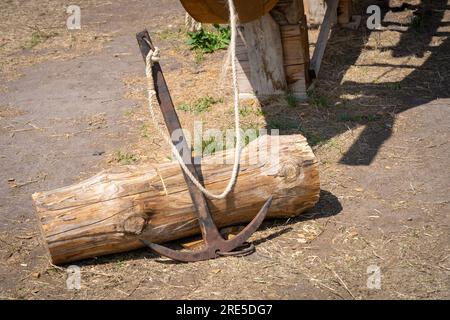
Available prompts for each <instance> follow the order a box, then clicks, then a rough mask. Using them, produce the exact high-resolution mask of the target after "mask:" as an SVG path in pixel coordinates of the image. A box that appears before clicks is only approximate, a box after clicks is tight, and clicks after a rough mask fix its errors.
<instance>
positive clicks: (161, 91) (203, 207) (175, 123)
mask: <svg viewBox="0 0 450 320" xmlns="http://www.w3.org/2000/svg"><path fill="white" fill-rule="evenodd" d="M137 40H138V43H139V47H140V50H141V53H142V56H143V58H144V61H145V60H146V57H147V54H148V53H149V51H150V49H154V48H151V47H150V45H149V43H150V44H151V43H152V42H151V39H150V36H149V34H148V31H147V30H145V31H142V32H140V33H138V34H137ZM146 40H147V41H148V42H147V41H146ZM152 74H153V81H154V84H155V91H156V97H157V99H158V102H159V105H160V107H161V111H162V114H163V117H164V121H165V123H166V126H167V128H168V130H169V133H170V135H171V137H172V141H173V143H174V145H175V146H176V147H177V149H178V150H182V151H183V152H189V154H182V157H183V159H184V161H185V163H186V166H187V168H188V169H189V171H190V172H191V173H192V175H193V176H194V177H195V178H196V179H197V180H199V181H200V179H199V175H198V172H197V170H196V168H195V165H194V162H193V159H192V152H191V148H190V147H189V146H188V143H187V140H186V137H185V136H184V134H183V131H182V128H181V123H180V120H179V119H178V115H177V113H176V111H175V108H174V106H173V102H172V98H171V96H170V93H169V89H168V87H167V83H166V80H165V79H164V75H163V72H162V69H161V65H160V64H159V63H158V62H156V63H154V65H153V68H152ZM183 175H184V179H185V181H186V184H187V186H188V189H189V193H190V195H191V198H192V202H193V203H194V207H195V212H196V215H197V218H198V220H199V224H200V229H201V231H202V235H203V239H204V240H205V242H206V243H207V244H208V243H213V242H214V241H220V240H222V237H221V235H220V233H219V230H218V229H217V227H216V225H215V224H214V221H213V220H212V217H211V214H210V211H209V208H208V203H207V201H206V198H205V196H204V195H203V193H202V192H201V191H200V190H199V189H198V188H197V187H196V186H195V185H194V184H193V183H192V181H191V180H190V179H189V177H188V176H187V175H186V174H185V173H184V172H183Z"/></svg>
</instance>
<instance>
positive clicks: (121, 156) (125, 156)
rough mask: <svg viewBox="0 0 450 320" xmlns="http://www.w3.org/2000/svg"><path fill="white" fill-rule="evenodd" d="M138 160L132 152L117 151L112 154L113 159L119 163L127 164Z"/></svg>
mask: <svg viewBox="0 0 450 320" xmlns="http://www.w3.org/2000/svg"><path fill="white" fill-rule="evenodd" d="M138 160H139V157H138V156H137V155H134V154H132V153H127V152H122V151H120V150H119V151H117V152H116V153H115V154H114V161H116V162H117V163H119V164H122V165H129V164H133V163H135V162H137V161H138Z"/></svg>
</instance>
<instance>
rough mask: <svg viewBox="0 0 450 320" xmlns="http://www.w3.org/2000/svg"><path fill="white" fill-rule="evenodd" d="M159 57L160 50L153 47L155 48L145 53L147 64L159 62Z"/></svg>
mask: <svg viewBox="0 0 450 320" xmlns="http://www.w3.org/2000/svg"><path fill="white" fill-rule="evenodd" d="M160 59H161V50H159V48H158V47H155V50H150V51H149V52H148V55H147V65H150V66H153V64H154V63H155V62H159V61H160Z"/></svg>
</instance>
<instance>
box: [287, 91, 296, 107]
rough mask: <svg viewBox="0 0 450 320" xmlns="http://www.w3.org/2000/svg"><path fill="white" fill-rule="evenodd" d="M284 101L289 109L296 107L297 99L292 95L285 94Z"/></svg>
mask: <svg viewBox="0 0 450 320" xmlns="http://www.w3.org/2000/svg"><path fill="white" fill-rule="evenodd" d="M284 100H285V101H286V103H287V104H288V106H289V107H291V108H295V107H296V106H297V98H296V97H295V96H294V95H293V94H292V93H286V94H285V95H284Z"/></svg>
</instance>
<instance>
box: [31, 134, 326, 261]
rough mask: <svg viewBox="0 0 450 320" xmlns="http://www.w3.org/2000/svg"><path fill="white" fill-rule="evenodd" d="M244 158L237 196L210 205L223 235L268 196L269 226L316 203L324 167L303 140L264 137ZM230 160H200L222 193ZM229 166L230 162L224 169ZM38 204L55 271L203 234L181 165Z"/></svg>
mask: <svg viewBox="0 0 450 320" xmlns="http://www.w3.org/2000/svg"><path fill="white" fill-rule="evenodd" d="M277 141H278V143H277ZM277 144H278V145H279V149H278V150H279V153H278V155H279V156H277V152H276V150H277V148H276V146H277ZM265 150H270V151H269V153H266V152H264V151H265ZM242 155H243V157H242V162H241V164H242V165H241V169H240V175H239V179H238V182H237V184H236V187H235V189H234V192H233V193H232V194H231V195H230V196H229V197H227V199H226V200H220V201H219V200H217V201H216V200H213V201H208V203H209V206H210V208H211V212H212V215H213V218H214V220H215V222H216V224H217V225H218V226H219V227H225V226H230V225H235V224H242V223H246V222H249V221H251V220H252V218H253V217H254V216H255V214H256V213H257V212H258V211H259V209H260V208H261V206H262V205H263V204H264V202H265V201H266V200H267V198H268V197H269V196H270V195H273V204H272V206H271V208H270V211H269V214H268V217H269V218H280V217H293V216H297V215H299V214H300V213H302V212H304V211H305V210H306V209H308V208H311V207H313V206H314V205H315V204H316V202H317V201H318V199H319V192H320V183H319V174H318V164H317V161H316V158H315V157H314V154H313V152H312V150H311V148H310V147H309V145H308V143H307V142H306V139H305V138H304V137H303V136H301V135H292V136H280V137H278V138H276V137H271V136H267V135H266V136H263V137H260V138H259V139H257V140H255V141H253V142H252V143H250V144H249V145H248V146H247V147H246V148H245V149H244V150H243V153H242ZM232 158H233V150H228V151H227V152H223V153H217V154H215V155H213V156H208V157H205V158H204V159H203V160H202V167H201V169H202V176H203V177H204V182H205V185H206V187H207V188H209V189H212V190H216V191H219V190H222V189H223V188H224V186H225V185H226V184H227V182H228V179H229V176H230V168H231V164H230V163H232ZM224 159H226V161H229V162H225V163H227V164H223V163H224V162H223V160H224ZM219 162H220V164H216V163H219ZM33 200H34V203H35V205H36V208H37V214H38V218H39V222H40V224H41V227H42V234H43V237H44V239H45V242H46V244H47V247H48V249H49V253H50V256H51V260H52V262H53V263H55V264H62V263H67V262H71V261H76V260H80V259H84V258H90V257H95V256H100V255H105V254H111V253H117V252H124V251H128V250H133V249H137V248H140V247H142V246H143V245H142V244H141V242H140V241H139V238H140V237H141V238H145V239H148V240H150V241H153V242H156V243H161V242H166V241H171V240H175V239H180V238H183V237H187V236H191V235H195V234H198V233H199V227H198V224H197V220H196V218H195V214H194V208H193V204H192V202H191V199H190V196H189V192H188V190H187V187H186V184H185V182H184V179H183V175H182V173H181V170H180V168H179V165H178V164H177V163H175V162H171V163H165V164H155V165H151V164H144V165H139V166H123V167H118V168H115V169H111V170H107V171H104V172H102V173H100V174H98V175H96V176H94V177H92V178H90V179H88V180H86V181H82V182H80V183H77V184H75V185H72V186H69V187H65V188H61V189H57V190H53V191H49V192H39V193H35V194H34V195H33Z"/></svg>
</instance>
